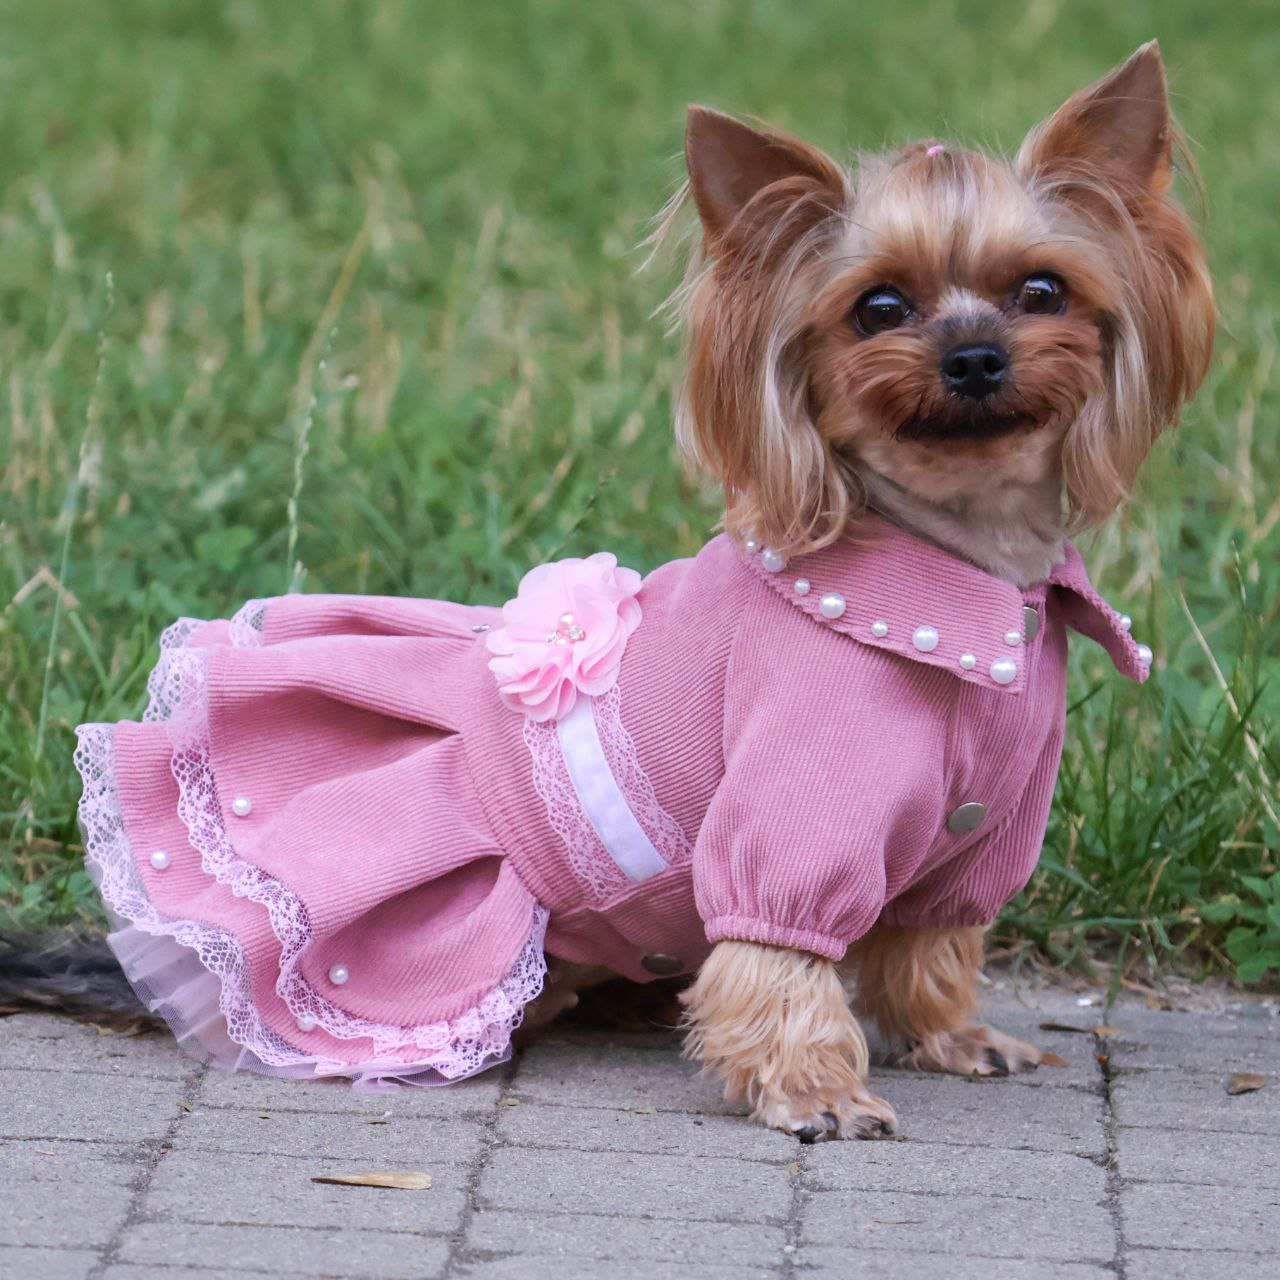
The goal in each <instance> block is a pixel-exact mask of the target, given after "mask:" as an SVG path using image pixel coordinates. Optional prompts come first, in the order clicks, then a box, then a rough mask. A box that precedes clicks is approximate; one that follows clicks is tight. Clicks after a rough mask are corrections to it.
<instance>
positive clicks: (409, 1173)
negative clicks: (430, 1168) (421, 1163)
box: [311, 1169, 431, 1191]
mask: <svg viewBox="0 0 1280 1280" xmlns="http://www.w3.org/2000/svg"><path fill="white" fill-rule="evenodd" d="M311 1181H312V1182H327V1183H332V1184H334V1185H335V1186H340V1187H392V1188H394V1189H395V1190H397V1191H426V1190H427V1188H428V1187H430V1186H431V1175H430V1174H429V1173H423V1172H421V1171H420V1170H418V1169H383V1170H381V1171H377V1172H373V1173H313V1174H312V1175H311Z"/></svg>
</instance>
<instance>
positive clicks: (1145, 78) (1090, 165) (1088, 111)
mask: <svg viewBox="0 0 1280 1280" xmlns="http://www.w3.org/2000/svg"><path fill="white" fill-rule="evenodd" d="M1172 159H1173V126H1172V121H1171V120H1170V117H1169V95H1168V91H1167V89H1166V88H1165V79H1164V63H1163V62H1162V61H1161V60H1160V46H1159V43H1158V42H1157V41H1155V40H1152V41H1149V42H1148V43H1147V44H1144V45H1143V46H1142V47H1141V48H1140V49H1138V50H1137V52H1135V53H1134V54H1133V56H1132V57H1131V58H1130V59H1129V60H1128V61H1127V62H1125V63H1123V64H1122V65H1120V66H1118V67H1116V68H1115V70H1114V71H1111V72H1109V73H1108V74H1107V75H1105V76H1103V77H1102V79H1101V80H1099V81H1098V82H1097V83H1096V84H1093V85H1090V86H1089V88H1087V89H1081V90H1080V92H1079V93H1077V94H1074V95H1073V96H1072V97H1070V98H1068V99H1067V101H1066V102H1065V103H1063V105H1062V106H1061V107H1059V108H1058V110H1057V111H1056V112H1054V114H1053V115H1052V116H1050V117H1049V119H1048V120H1046V121H1044V122H1043V123H1042V124H1040V125H1038V126H1037V127H1036V128H1035V129H1033V130H1032V131H1031V133H1030V134H1029V135H1028V137H1027V139H1026V141H1025V142H1024V143H1023V144H1022V149H1021V151H1019V153H1018V167H1019V169H1020V170H1021V171H1022V172H1023V173H1024V174H1026V175H1029V176H1030V175H1035V176H1039V177H1048V178H1050V179H1054V178H1062V179H1065V180H1066V181H1067V182H1069V183H1074V182H1076V181H1080V180H1089V179H1092V180H1094V181H1097V180H1098V179H1101V180H1102V181H1103V182H1104V183H1106V185H1107V186H1108V187H1110V188H1111V190H1113V191H1120V192H1132V193H1133V194H1134V195H1138V196H1141V195H1160V194H1163V192H1164V191H1165V190H1166V189H1167V188H1168V186H1169V181H1170V178H1171V176H1172Z"/></svg>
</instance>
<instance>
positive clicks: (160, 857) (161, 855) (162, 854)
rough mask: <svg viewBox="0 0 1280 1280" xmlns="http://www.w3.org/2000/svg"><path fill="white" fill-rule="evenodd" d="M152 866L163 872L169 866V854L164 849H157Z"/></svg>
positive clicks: (154, 852)
mask: <svg viewBox="0 0 1280 1280" xmlns="http://www.w3.org/2000/svg"><path fill="white" fill-rule="evenodd" d="M151 865H152V866H153V867H155V869H156V870H157V871H163V870H164V869H165V867H167V866H168V865H169V854H168V852H167V851H166V850H164V849H155V850H153V851H152V854H151Z"/></svg>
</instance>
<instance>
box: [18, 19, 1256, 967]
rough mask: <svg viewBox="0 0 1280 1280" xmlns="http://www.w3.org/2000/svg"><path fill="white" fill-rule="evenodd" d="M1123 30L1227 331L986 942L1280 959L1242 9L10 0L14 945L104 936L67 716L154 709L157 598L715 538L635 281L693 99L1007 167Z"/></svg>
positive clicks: (504, 573) (444, 575)
mask: <svg viewBox="0 0 1280 1280" xmlns="http://www.w3.org/2000/svg"><path fill="white" fill-rule="evenodd" d="M1151 35H1158V36H1159V37H1160V38H1161V41H1162V44H1163V47H1164V51H1165V55H1166V59H1167V61H1168V63H1169V64H1170V67H1171V70H1172V76H1173V84H1174V89H1175V95H1176V102H1177V106H1178V109H1179V111H1180V114H1181V116H1182V118H1183V121H1184V123H1185V124H1186V126H1187V127H1188V129H1189V131H1190V133H1191V135H1192V138H1193V139H1194V140H1195V141H1196V143H1197V154H1198V157H1199V161H1200V164H1201V167H1202V170H1203V176H1204V180H1205V185H1206V188H1207V191H1208V196H1209V219H1208V226H1207V235H1208V239H1209V242H1210V245H1211V249H1212V258H1213V264H1214V270H1215V274H1216V276H1217V279H1218V282H1219V287H1220V294H1221V310H1222V317H1223V328H1222V335H1221V342H1220V346H1219V353H1218V357H1217V361H1216V365H1215V370H1214V373H1213V375H1212V377H1211V379H1210V381H1209V384H1208V386H1207V387H1206V389H1205V391H1204V392H1203V394H1202V395H1201V397H1200V399H1199V401H1198V403H1197V404H1196V405H1195V406H1194V407H1193V409H1192V410H1191V411H1190V413H1189V414H1188V417H1187V421H1186V425H1185V427H1184V428H1183V429H1182V430H1181V432H1179V433H1178V435H1177V436H1176V437H1174V438H1172V439H1170V440H1167V441H1166V442H1164V443H1163V444H1162V445H1161V447H1160V448H1159V449H1158V451H1157V454H1156V456H1155V458H1154V459H1153V460H1152V463H1151V465H1150V467H1149V469H1148V472H1147V474H1146V476H1145V479H1144V483H1143V486H1142V490H1141V494H1140V496H1139V498H1138V500H1137V501H1136V502H1135V503H1134V504H1133V506H1132V508H1131V509H1130V510H1129V511H1128V512H1127V513H1126V514H1125V515H1124V516H1123V517H1122V518H1120V519H1118V520H1116V521H1115V522H1114V523H1113V525H1112V526H1111V527H1109V528H1108V529H1107V530H1105V531H1104V532H1103V533H1102V534H1101V535H1100V536H1098V537H1097V538H1096V539H1095V540H1094V541H1093V542H1092V544H1091V545H1090V546H1089V547H1088V548H1086V550H1087V553H1088V557H1089V560H1090V563H1091V566H1092V568H1093V570H1094V574H1095V578H1096V580H1098V582H1099V583H1100V585H1101V587H1102V589H1103V590H1104V591H1105V592H1106V593H1107V594H1108V596H1109V597H1110V598H1111V599H1112V600H1113V601H1115V602H1116V603H1117V604H1119V605H1120V606H1121V607H1123V608H1124V609H1125V610H1126V611H1127V612H1130V613H1132V614H1133V616H1134V619H1135V631H1136V632H1137V634H1138V635H1139V636H1140V637H1141V638H1143V639H1145V640H1147V641H1149V642H1150V643H1151V644H1152V645H1153V647H1154V648H1155V649H1156V650H1157V654H1158V667H1159V670H1158V675H1157V678H1156V679H1155V680H1154V681H1153V682H1151V683H1150V684H1148V686H1146V687H1145V688H1143V689H1141V690H1139V689H1136V688H1134V687H1132V686H1130V685H1129V684H1128V683H1127V682H1125V681H1123V680H1122V679H1120V678H1119V677H1118V676H1116V675H1115V674H1114V673H1113V672H1108V671H1107V670H1106V669H1105V660H1104V659H1103V658H1102V657H1101V655H1100V653H1099V652H1097V651H1094V650H1093V649H1092V647H1091V646H1089V645H1088V644H1087V643H1086V642H1080V643H1078V644H1077V645H1076V646H1075V652H1074V656H1073V659H1072V689H1073V697H1074V699H1075V701H1074V703H1073V709H1072V712H1071V717H1070V727H1069V735H1068V745H1067V750H1066V759H1065V762H1064V767H1063V775H1062V782H1061V784H1060V787H1059V791H1058V799H1057V804H1056V807H1055V810H1054V815H1053V819H1052V824H1051V827H1050V830H1049V836H1048V841H1047V844H1046V849H1045V856H1044V863H1043V868H1042V870H1041V872H1040V873H1039V874H1038V876H1037V878H1036V880H1035V881H1034V882H1033V885H1032V887H1031V888H1030V889H1029V890H1028V892H1027V893H1025V894H1024V895H1023V896H1022V897H1021V898H1020V899H1019V900H1018V901H1017V902H1016V903H1014V904H1013V905H1012V906H1011V907H1010V909H1009V910H1008V912H1007V913H1006V915H1005V918H1004V922H1003V925H1002V932H1003V933H1005V934H1007V935H1009V936H1010V937H1012V938H1014V939H1017V940H1023V941H1030V942H1033V943H1035V944H1038V945H1039V946H1040V947H1041V948H1043V949H1044V950H1045V951H1047V952H1048V953H1049V954H1051V955H1054V956H1056V957H1058V958H1060V959H1064V960H1065V959H1069V958H1071V957H1073V956H1078V955H1081V954H1086V953H1092V954H1095V955H1096V954H1098V953H1099V951H1100V950H1101V951H1104V952H1109V953H1110V954H1112V955H1115V954H1122V955H1123V956H1125V957H1126V958H1127V959H1133V960H1139V961H1144V962H1146V963H1148V964H1150V963H1161V964H1167V963H1170V962H1172V961H1177V962H1178V963H1181V964H1183V965H1186V966H1190V967H1192V968H1193V969H1230V968H1231V967H1232V966H1233V964H1235V963H1242V964H1244V963H1247V962H1248V961H1249V958H1250V956H1253V957H1254V960H1255V963H1253V965H1252V967H1251V968H1247V969H1246V972H1247V974H1248V975H1249V976H1253V977H1258V976H1262V974H1264V973H1265V971H1266V968H1267V963H1266V961H1265V957H1266V956H1267V955H1269V954H1272V952H1271V951H1268V948H1269V947H1270V948H1272V949H1273V950H1274V948H1275V945H1276V944H1277V942H1278V941H1280V907H1274V908H1271V907H1268V905H1267V904H1268V902H1270V903H1272V904H1274V903H1276V902H1280V894H1275V893H1274V892H1272V890H1273V888H1274V886H1276V884H1277V883H1278V882H1277V880H1276V879H1275V877H1276V876H1277V861H1278V860H1280V858H1278V848H1280V831H1277V827H1276V824H1275V821H1274V812H1272V813H1270V814H1269V812H1268V806H1270V808H1271V809H1272V810H1274V808H1275V807H1276V806H1277V805H1278V804H1280V799H1278V798H1277V795H1276V789H1275V785H1274V780H1275V779H1277V778H1280V746H1278V745H1277V743H1276V740H1275V736H1274V725H1275V722H1276V719H1277V714H1278V712H1280V693H1278V692H1277V687H1276V683H1277V682H1276V680H1275V675H1276V666H1277V662H1276V658H1277V652H1278V650H1280V622H1278V619H1277V613H1278V608H1280V606H1278V601H1280V555H1277V551H1278V550H1280V545H1278V544H1280V503H1278V502H1277V496H1276V495H1277V494H1278V493H1280V432H1277V430H1276V425H1275V424H1276V421H1277V414H1278V410H1280V394H1278V390H1277V381H1278V378H1280V370H1278V369H1277V338H1278V324H1277V320H1278V313H1277V298H1278V297H1280V295H1278V293H1277V284H1278V283H1280V256H1278V255H1277V254H1276V252H1275V249H1274V243H1275V211H1276V209H1277V208H1280V141H1278V139H1280V95H1277V94H1276V93H1275V91H1274V69H1275V67H1276V66H1277V65H1280V24H1277V23H1276V22H1275V20H1274V12H1273V6H1272V5H1271V4H1270V3H1269V0H1237V3H1233V4H1230V5H1226V4H1219V5H1214V6H1209V5H1205V4H1203V3H1201V2H1200V0H1174V2H1169V0H1165V2H1162V3H1155V2H1154V0H1144V2H1142V3H1131V4H1127V5H1117V4H1114V3H1111V2H1106V3H1103V2H1101V0H1086V2H1079V0H1076V2H1073V3H1071V4H1066V3H1056V2H1054V0H1033V2H1032V3H1030V4H1025V3H1016V4H1006V5H1000V4H993V3H992V0H981V2H978V0H953V2H951V3H944V2H942V0H926V2H922V3H915V4H903V5H888V4H876V5H873V4H870V3H865V4H860V5H850V4H848V3H847V2H837V0H815V2H812V3H794V2H793V3H789V4H782V3H772V4H770V3H763V2H760V3H750V2H745V3H731V2H730V0H708V2H701V3H700V2H697V0H647V2H646V3H644V4H601V3H599V2H598V0H596V2H594V3H593V2H590V0H525V2H520V3H517V2H516V0H511V2H510V3H503V4H480V3H475V2H474V0H471V2H470V3H457V2H456V0H438V2H437V3H433V4H431V5H427V4H418V5H413V4H408V3H393V2H390V0H387V2H383V3H373V2H370V3H355V2H354V0H353V2H351V3H338V2H337V0H308V3H301V2H300V0H299V2H295V3H289V2H286V0H275V2H274V3H270V2H267V0H252V2H251V0H228V3H226V4H218V5H212V4H207V3H201V2H200V0H185V2H183V0H155V2H153V3H142V2H141V0H135V2H133V3H121V2H119V0H116V2H104V3H102V4H98V5H92V6H84V5H82V6H76V7H75V8H74V10H72V9H70V8H68V7H67V6H63V5H58V4H50V3H48V0H14V3H11V4H8V5H6V6H5V11H4V14H3V17H2V18H0V36H2V37H3V39H0V50H2V53H0V95H3V109H2V110H0V174H3V179H4V185H3V189H2V194H0V379H2V381H0V420H2V421H3V427H2V428H0V435H2V437H3V438H2V439H0V464H2V465H3V480H2V487H0V502H2V503H3V506H2V508H0V513H2V523H0V572H3V575H4V583H3V586H2V587H0V606H2V607H3V614H2V615H0V689H2V690H3V694H4V696H3V699H2V700H0V840H2V841H4V845H3V849H2V850H0V899H2V900H3V901H4V902H5V903H6V904H7V906H8V907H9V908H10V909H11V911H12V914H13V915H14V916H15V918H16V919H17V920H18V921H19V922H20V923H24V924H29V925H38V924H42V923H47V922H51V921H53V922H58V921H67V920H73V919H78V918H84V917H86V916H89V917H92V913H93V912H94V911H95V910H96V907H95V905H94V902H93V896H92V894H91V892H90V890H89V887H88V884H87V881H86V879H85V877H84V875H83V873H82V872H81V871H80V870H79V856H78V850H77V848H76V841H77V834H76V831H75V825H74V817H73V813H74V804H75V798H76V794H77V786H76V779H75V775H74V773H73V770H72V769H71V766H70V753H71V747H72V733H71V729H72V726H73V725H74V724H75V723H77V722H78V721H79V720H81V719H84V718H95V719H112V718H119V717H124V716H128V715H131V714H136V713H137V709H138V706H139V702H140V698H141V695H142V693H143V684H144V681H145V676H146V672H147V669H148V667H149V665H150V662H151V660H152V657H153V654H154V643H155V637H156V634H157V632H158V630H159V629H160V628H161V627H162V626H164V625H165V624H166V623H167V622H168V621H169V620H170V619H171V618H172V617H173V616H175V615H177V614H180V613H194V614H197V615H205V616H208V615H221V614H226V613H227V612H228V611H229V610H231V609H233V608H234V607H235V606H236V605H237V604H238V603H239V602H240V601H241V600H242V599H244V598H245V597H248V596H252V595H259V594H273V593H278V592H281V591H283V590H285V589H287V588H288V587H290V586H291V585H294V584H296V583H297V582H299V581H301V584H302V586H303V588H304V589H307V590H329V591H373V592H395V593H413V594H420V595H439V596H452V597H457V598H461V599H468V600H489V601H492V600H500V599H503V598H505V597H506V596H507V595H508V594H509V593H510V591H511V588H512V587H513V585H514V583H515V582H516V580H517V579H518V577H519V575H520V573H521V572H522V571H523V570H524V569H525V568H526V567H528V566H529V565H531V564H533V563H534V562H536V561H539V560H542V559H544V558H546V557H548V556H553V555H556V554H562V553H573V552H579V553H583V552H588V551H590V550H594V549H598V548H601V547H608V548H610V549H612V550H615V551H616V552H617V553H618V554H619V556H620V557H621V558H622V560H623V561H624V562H625V563H628V564H631V565H634V566H635V567H637V568H640V569H648V568H650V567H652V566H654V565H656V564H658V563H659V562H661V561H663V560H665V559H669V558H671V557H673V556H677V555H681V554H686V553H689V552H692V551H693V550H694V549H696V548H697V547H698V546H699V545H700V544H701V543H702V541H703V540H704V539H705V538H706V537H707V536H708V535H709V533H710V532H711V530H712V527H713V525H714V522H715V518H716V510H715V508H714V506H713V505H712V504H711V503H710V501H709V500H708V499H707V498H706V497H705V496H699V494H698V493H697V492H696V490H695V489H694V488H693V487H692V486H691V485H690V483H689V482H688V481H687V480H685V479H684V478H682V477H681V475H680V473H679V470H678V468H677V466H676V464H675V461H674V458H673V454H672V448H671V443H670V436H671V432H670V398H669V388H670V386H671V383H672V381H673V377H674V371H675V360H676V352H675V348H674V344H673V342H672V340H671V339H670V338H669V337H668V336H666V335H665V334H664V332H663V331H662V328H661V326H660V325H659V324H658V323H657V322H655V321H654V320H653V319H652V318H651V313H652V311H653V309H654V307H655V306H656V304H657V303H658V302H659V300H660V299H661V297H662V295H663V293H664V291H665V290H666V288H667V287H668V286H669V285H670V283H671V280H670V278H669V277H664V276H662V275H661V273H657V274H644V275H640V276H637V275H636V274H635V272H636V268H637V266H638V264H639V260H640V259H639V255H638V254H636V253H635V251H634V246H635V245H636V243H637V242H638V241H639V240H640V239H641V237H642V236H643V234H644V232H645V223H646V218H647V217H648V216H649V215H650V214H651V213H653V211H655V210H656V209H657V208H658V207H659V206H660V205H661V203H662V202H663V200H664V198H665V197H666V195H667V194H668V193H669V191H670V189H671V185H672V183H673V182H674V181H675V179H676V177H677V174H678V163H677V161H676V156H677V154H678V152H679V149H680V145H681V125H682V118H683V110H684V105H685V103H686V102H687V101H690V100H701V101H707V102H711V103H713V104H715V105H719V106H722V107H727V108H732V109H738V110H743V111H749V112H754V113H757V114H759V115H761V116H764V117H767V118H769V119H772V120H774V121H776V122H778V123H779V124H781V125H783V126H785V127H788V128H791V129H793V130H795V131H796V132H799V133H801V134H802V135H804V136H806V137H809V138H812V139H813V140H814V141H816V142H818V143H820V144H822V145H824V146H827V147H829V148H831V149H834V150H836V151H845V150H847V149H848V148H850V147H852V146H863V147H877V146H880V145H882V144H883V143H885V142H895V141H904V140H907V139H910V138H912V137H915V136H920V135H925V134H937V133H942V134H944V135H949V136H953V137H956V138H961V139H965V140H974V141H979V142H983V143H992V144H996V145H1001V146H1005V147H1012V146H1013V145H1015V144H1016V142H1017V141H1018V139H1019V138H1020V137H1021V135H1022V133H1023V131H1024V130H1025V129H1026V128H1027V127H1028V126H1029V125H1031V124H1032V123H1033V122H1034V121H1035V120H1036V119H1038V118H1039V117H1040V116H1042V115H1043V114H1045V113H1047V112H1048V111H1049V110H1050V109H1052V108H1053V107H1054V106H1056V105H1057V103H1058V102H1059V101H1060V100H1061V99H1063V98H1064V97H1066V96H1067V94H1068V93H1069V92H1071V91H1072V90H1073V89H1075V88H1076V87H1078V86H1079V85H1082V84H1084V83H1086V82H1087V81H1089V80H1090V79H1092V78H1094V77H1095V76H1096V75H1098V74H1100V73H1101V72H1102V71H1103V70H1104V69H1105V68H1107V67H1108V66H1109V65H1111V64H1113V63H1115V62H1117V61H1119V60H1120V59H1121V58H1122V57H1124V56H1125V55H1126V54H1127V53H1128V52H1129V51H1130V50H1131V49H1132V48H1133V47H1135V46H1136V45H1137V44H1138V43H1140V42H1141V41H1142V40H1144V39H1147V38H1148V37H1150V36H1151ZM109 279H110V281H111V283H110V284H108V280H109ZM95 387H96V390H95ZM86 431H87V434H86ZM304 442H305V449H304V448H303V447H302V444H303V443H304ZM291 512H295V513H296V518H295V517H294V516H293V515H291ZM1184 600H1185V604H1186V609H1185V610H1184V607H1183V602H1184ZM1192 619H1194V622H1195V626H1194V627H1193V625H1192V621H1191V620H1192ZM1197 629H1198V630H1197ZM1228 694H1229V695H1230V696H1229V697H1228ZM1245 877H1250V878H1251V879H1249V880H1246V879H1245ZM1251 884H1252V885H1253V886H1254V887H1251ZM1258 886H1260V888H1258ZM1255 890H1256V891H1255ZM1263 891H1266V892H1271V893H1272V897H1271V898H1270V899H1267V898H1266V897H1265V894H1264V893H1263ZM1250 913H1252V915H1251V914H1250ZM1273 915H1274V916H1275V917H1276V918H1275V919H1273V918H1272V916H1273ZM1242 930H1243V931H1244V933H1250V931H1252V932H1253V933H1254V934H1257V936H1258V938H1260V939H1261V941H1259V942H1258V943H1257V945H1256V947H1255V948H1254V951H1252V952H1251V951H1249V950H1248V948H1249V945H1250V944H1248V943H1247V941H1241V937H1242V933H1241V931H1242ZM1233 938H1234V939H1235V940H1234V941H1231V942H1229V939H1233ZM1258 955H1262V956H1263V957H1264V960H1263V962H1262V966H1261V969H1262V972H1261V973H1259V972H1257V971H1258V969H1259V964H1258V963H1257V961H1256V957H1257V956H1258Z"/></svg>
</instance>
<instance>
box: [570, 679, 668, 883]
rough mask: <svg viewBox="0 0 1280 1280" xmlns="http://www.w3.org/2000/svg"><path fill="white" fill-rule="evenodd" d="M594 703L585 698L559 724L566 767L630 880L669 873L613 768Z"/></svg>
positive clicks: (605, 842)
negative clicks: (638, 819)
mask: <svg viewBox="0 0 1280 1280" xmlns="http://www.w3.org/2000/svg"><path fill="white" fill-rule="evenodd" d="M593 702H594V699H592V698H590V697H588V696H587V695H586V694H581V693H580V694H579V695H578V699H577V701H576V702H575V703H574V704H573V710H572V711H570V712H569V714H568V715H564V716H561V717H560V719H559V720H557V721H556V735H557V736H558V737H559V739H560V750H561V752H562V753H563V755H564V767H565V769H566V771H567V772H568V774H569V781H570V782H572V783H573V789H574V791H575V792H576V793H577V796H578V801H579V803H580V804H581V805H582V811H583V813H585V814H586V815H587V819H588V820H589V821H590V823H591V825H592V826H593V827H594V828H595V832H596V835H598V836H599V837H600V843H601V844H602V845H604V847H605V848H606V849H607V850H608V851H609V856H610V857H611V858H613V860H614V862H616V863H617V864H618V866H619V867H620V868H621V869H622V871H623V872H624V873H625V874H626V876H627V878H628V879H630V880H647V879H649V877H650V876H656V875H657V874H658V873H659V872H660V871H665V870H666V869H667V864H666V862H665V861H664V860H663V857H662V855H661V854H660V853H659V852H658V851H657V849H655V848H654V847H653V841H651V840H650V839H649V837H648V836H647V835H646V834H645V830H644V828H643V827H642V826H641V825H640V824H639V822H637V821H636V815H635V814H634V813H632V812H631V806H630V805H628V804H627V798H626V796H624V795H623V794H622V788H621V787H620V786H618V780H617V779H616V778H615V777H614V776H613V770H612V769H610V768H609V761H608V758H607V757H606V756H605V754H604V744H603V743H602V742H601V741H600V732H599V730H598V729H597V728H596V717H595V710H594V707H593Z"/></svg>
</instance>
